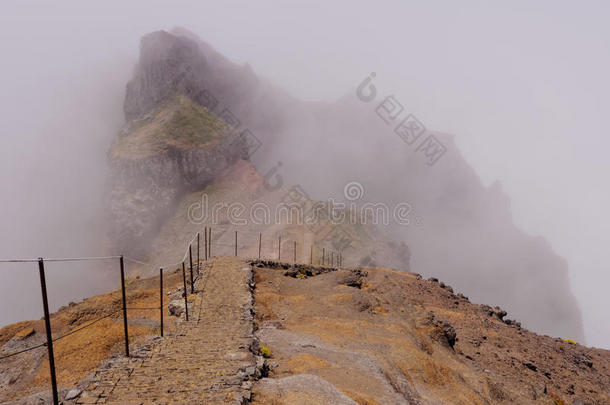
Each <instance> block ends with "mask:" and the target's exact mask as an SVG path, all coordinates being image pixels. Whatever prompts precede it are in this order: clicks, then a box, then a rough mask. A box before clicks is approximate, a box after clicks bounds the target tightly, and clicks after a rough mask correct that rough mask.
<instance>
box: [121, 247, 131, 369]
mask: <svg viewBox="0 0 610 405" xmlns="http://www.w3.org/2000/svg"><path fill="white" fill-rule="evenodd" d="M119 262H120V264H121V293H122V295H123V330H124V332H125V356H127V357H129V331H128V329H127V299H126V297H125V264H124V262H123V255H121V257H120V258H119Z"/></svg>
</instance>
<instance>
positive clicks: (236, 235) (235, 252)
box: [235, 231, 237, 257]
mask: <svg viewBox="0 0 610 405" xmlns="http://www.w3.org/2000/svg"><path fill="white" fill-rule="evenodd" d="M235 257H237V231H235Z"/></svg>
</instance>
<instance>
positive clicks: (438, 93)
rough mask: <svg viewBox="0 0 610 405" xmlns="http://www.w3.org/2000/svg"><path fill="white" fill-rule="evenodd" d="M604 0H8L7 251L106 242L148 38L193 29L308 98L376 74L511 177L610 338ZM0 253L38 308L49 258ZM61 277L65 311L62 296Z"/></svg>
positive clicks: (26, 308)
mask: <svg viewBox="0 0 610 405" xmlns="http://www.w3.org/2000/svg"><path fill="white" fill-rule="evenodd" d="M608 7H609V6H608V5H607V4H606V3H603V2H589V3H587V5H586V6H583V5H577V4H575V3H573V4H569V3H565V4H560V3H558V2H550V1H549V2H538V3H537V4H536V5H533V4H530V3H528V2H511V3H510V4H505V5H499V4H496V5H492V4H486V3H483V2H481V3H479V2H461V3H460V4H459V5H458V4H454V3H453V2H425V4H424V2H419V3H414V2H405V1H401V2H398V1H396V2H385V3H384V4H383V5H376V4H371V3H364V2H362V3H357V2H353V1H350V2H348V1H337V2H333V3H332V4H329V3H327V2H325V3H322V2H320V3H317V4H316V3H313V2H291V4H290V5H288V4H284V3H280V2H268V1H260V2H256V3H248V2H230V1H224V2H219V1H217V2H150V1H147V2H130V3H129V4H124V3H119V2H116V3H114V4H113V3H112V2H103V3H102V2H99V3H92V2H91V3H86V4H85V3H82V2H77V1H70V2H60V3H54V4H52V5H48V4H43V3H36V2H10V1H6V2H3V3H2V5H0V50H1V51H2V64H1V65H0V69H1V74H0V88H1V89H2V91H1V92H0V111H2V125H1V127H0V128H2V132H1V135H0V184H1V185H2V193H1V194H0V218H1V219H2V224H3V227H2V229H3V231H4V232H3V233H2V235H1V236H0V256H1V258H13V257H38V256H64V255H67V256H70V255H77V256H81V255H97V254H102V253H106V250H107V249H106V246H104V245H103V244H101V243H100V238H99V234H100V233H101V232H103V223H102V221H101V219H100V217H99V213H100V211H101V207H102V191H103V185H104V181H105V174H106V173H105V169H104V168H105V159H106V150H107V148H108V146H109V145H110V143H111V142H112V139H113V138H114V136H115V135H116V133H117V131H118V129H119V128H120V126H121V124H122V123H123V120H124V118H123V113H122V103H123V98H124V86H125V83H126V82H127V80H128V79H129V78H130V76H131V73H132V69H133V65H134V63H135V62H136V60H137V57H138V46H139V40H140V37H141V36H142V35H143V34H145V33H148V32H150V31H154V30H158V29H171V28H172V27H174V26H176V25H179V26H183V27H186V28H188V29H189V30H191V31H193V32H194V33H196V34H197V35H198V36H199V37H200V38H202V39H203V40H205V41H206V42H208V43H209V44H211V45H213V46H214V47H215V48H216V49H217V50H218V51H219V52H221V53H223V54H224V55H225V56H227V57H229V58H230V59H232V60H233V61H234V62H236V63H240V64H241V63H246V62H247V63H248V64H249V65H250V66H251V67H252V69H253V70H254V71H255V72H256V73H257V74H259V75H261V76H263V77H265V78H267V79H268V80H269V81H270V82H272V83H274V84H275V85H277V86H278V87H281V88H284V89H286V90H288V91H289V92H290V93H291V94H292V95H294V96H295V97H298V98H302V99H305V100H316V101H328V102H332V101H335V100H337V99H340V98H342V97H344V96H345V95H346V94H348V93H349V94H352V92H353V89H354V88H355V87H356V86H358V84H359V83H360V82H361V81H362V80H363V78H364V77H366V76H367V75H369V74H370V73H371V72H375V73H376V86H377V87H378V88H379V89H383V93H384V94H388V95H389V94H394V95H395V96H396V97H397V98H398V99H399V100H400V101H401V103H402V104H403V105H404V106H405V108H406V109H407V110H409V111H410V112H412V113H414V114H415V115H416V116H417V117H418V118H419V119H420V120H421V121H422V122H423V123H424V125H425V126H426V127H427V128H428V129H433V130H438V131H442V132H446V133H451V134H455V135H456V138H455V142H456V143H457V146H458V148H459V150H460V151H461V153H462V154H463V155H464V156H465V158H466V160H467V161H468V162H469V163H470V164H471V165H472V166H473V168H474V169H475V170H476V172H477V174H478V175H479V176H480V177H481V179H482V181H483V182H484V183H485V184H486V185H490V184H492V183H493V182H495V181H496V180H499V181H500V182H501V183H502V187H503V189H504V191H505V192H506V193H507V194H508V195H509V196H510V199H511V211H512V214H513V218H514V220H515V222H516V223H517V224H518V226H519V227H520V228H521V229H522V230H524V231H525V232H527V233H529V234H532V235H541V236H543V237H544V238H546V239H547V241H549V243H550V244H551V246H552V248H553V249H554V251H555V252H557V253H558V254H559V255H560V256H562V257H564V258H565V259H566V260H567V262H568V264H569V267H570V278H571V281H572V288H573V291H574V293H575V295H576V297H577V299H578V302H579V306H580V309H581V311H582V314H583V318H584V323H585V324H584V327H585V334H586V343H587V344H588V345H594V346H599V347H606V348H610V322H609V319H608V316H607V313H606V310H607V308H608V307H609V302H608V298H607V294H606V293H605V289H606V286H607V285H608V283H609V282H610V275H609V273H608V272H607V271H606V269H607V266H608V264H607V263H608V257H607V256H608V254H607V253H606V252H607V248H606V246H608V244H609V243H610V237H609V236H608V235H609V231H610V229H608V228H610V226H609V225H608V223H609V221H608V213H607V210H606V209H605V208H606V207H607V206H609V203H610V193H609V191H608V189H607V186H606V183H605V182H603V179H604V175H605V174H606V173H608V169H609V167H608V166H610V160H608V159H606V158H605V153H606V147H607V146H608V143H609V142H608V141H607V140H606V139H605V136H604V135H605V133H604V130H605V124H606V123H605V120H604V118H605V117H604V113H606V112H607V110H608V99H607V94H610V92H609V90H610V88H609V87H610V81H609V80H608V79H607V72H608V71H609V68H610V66H609V65H610V56H609V55H610V54H609V52H608V39H609V35H608V34H609V32H608V28H607V24H606V21H607V18H608ZM384 141H385V140H384V139H380V142H384ZM278 159H281V157H278ZM274 164H276V162H275V161H273V162H269V163H268V165H269V166H272V165H274ZM262 168H263V169H264V168H265V167H264V165H263V167H262ZM430 170H434V167H432V168H430ZM287 181H288V183H290V179H288V180H287ZM296 182H297V181H296V180H295V181H293V182H292V183H296ZM605 186H606V187H605ZM338 192H339V193H340V192H341V190H338ZM1 266H2V267H0V283H1V284H0V296H1V297H2V301H3V302H2V304H1V305H0V308H2V309H1V310H0V325H1V324H5V323H8V322H14V321H17V320H20V319H22V318H23V317H35V318H37V317H38V316H39V315H40V313H39V312H38V311H39V310H38V308H39V302H38V301H35V300H33V299H32V300H30V301H31V302H29V303H26V304H24V305H14V304H13V302H14V301H15V300H18V299H19V298H20V297H22V296H24V295H25V294H29V292H32V294H34V292H35V295H36V300H38V293H39V292H38V286H37V284H36V282H37V280H36V273H35V265H30V264H27V265H14V266H7V265H1ZM18 266H21V267H18ZM24 266H25V267H24ZM412 267H413V270H414V271H417V252H414V262H413V263H412ZM26 269H27V270H26ZM50 270H51V269H50ZM80 270H81V269H77V268H73V269H59V268H58V269H57V271H58V272H62V273H61V274H62V275H63V278H58V279H55V280H57V281H55V282H56V283H59V281H62V282H63V281H65V283H69V285H71V287H70V288H74V287H79V286H80V287H82V289H83V294H82V296H85V295H87V293H89V292H90V291H89V290H88V288H89V287H87V286H88V285H90V283H89V280H87V281H86V282H85V281H81V280H79V279H78V277H75V276H74V275H75V274H78V272H79V271H80ZM28 271H29V272H31V274H29V273H27V272H28ZM86 271H87V274H90V275H91V276H92V277H93V274H97V273H95V272H93V271H92V270H91V269H87V270H86ZM112 282H113V281H112V280H103V283H101V284H100V286H101V285H102V284H103V285H109V286H110V285H112ZM56 285H58V284H56ZM66 285H68V284H66ZM28 288H30V290H27V289H28ZM56 288H57V293H56V294H55V295H54V297H55V301H54V306H55V307H57V305H60V304H65V302H59V301H61V289H60V288H59V287H56Z"/></svg>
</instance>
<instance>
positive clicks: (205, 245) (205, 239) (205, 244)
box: [203, 226, 208, 262]
mask: <svg viewBox="0 0 610 405" xmlns="http://www.w3.org/2000/svg"><path fill="white" fill-rule="evenodd" d="M203 255H204V256H203V257H204V258H205V261H206V262H207V261H208V227H207V226H206V227H205V228H204V230H203Z"/></svg>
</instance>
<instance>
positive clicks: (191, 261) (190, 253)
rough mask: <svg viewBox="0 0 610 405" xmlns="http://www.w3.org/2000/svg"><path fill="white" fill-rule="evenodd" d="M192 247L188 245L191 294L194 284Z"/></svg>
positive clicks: (193, 290)
mask: <svg viewBox="0 0 610 405" xmlns="http://www.w3.org/2000/svg"><path fill="white" fill-rule="evenodd" d="M192 247H193V245H189V264H190V266H191V267H190V270H191V294H193V293H194V292H195V282H194V281H193V248H192Z"/></svg>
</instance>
